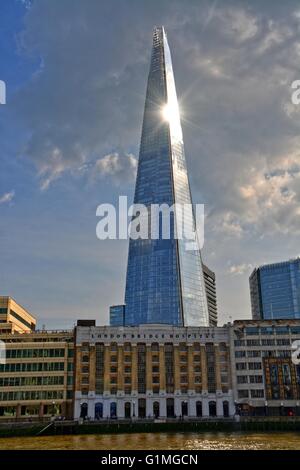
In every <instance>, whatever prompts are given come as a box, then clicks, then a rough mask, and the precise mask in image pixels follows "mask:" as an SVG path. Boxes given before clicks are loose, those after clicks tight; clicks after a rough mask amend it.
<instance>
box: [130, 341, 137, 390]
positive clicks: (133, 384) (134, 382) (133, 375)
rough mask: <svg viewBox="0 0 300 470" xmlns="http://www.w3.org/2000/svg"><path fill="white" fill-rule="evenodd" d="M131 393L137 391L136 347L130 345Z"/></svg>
mask: <svg viewBox="0 0 300 470" xmlns="http://www.w3.org/2000/svg"><path fill="white" fill-rule="evenodd" d="M131 391H132V392H135V393H136V392H137V391H138V363H137V345H136V344H132V345H131Z"/></svg>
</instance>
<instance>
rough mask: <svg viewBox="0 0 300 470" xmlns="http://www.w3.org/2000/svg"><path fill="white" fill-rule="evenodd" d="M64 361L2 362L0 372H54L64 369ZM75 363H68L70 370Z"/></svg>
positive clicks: (70, 370)
mask: <svg viewBox="0 0 300 470" xmlns="http://www.w3.org/2000/svg"><path fill="white" fill-rule="evenodd" d="M64 369H65V364H64V362H24V363H20V362H18V363H17V364H0V372H7V373H9V372H52V371H63V370H64ZM72 370H73V363H72V362H69V363H68V371H69V372H72Z"/></svg>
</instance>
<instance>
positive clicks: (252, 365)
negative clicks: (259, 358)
mask: <svg viewBox="0 0 300 470" xmlns="http://www.w3.org/2000/svg"><path fill="white" fill-rule="evenodd" d="M248 369H249V370H260V369H261V362H249V363H248Z"/></svg>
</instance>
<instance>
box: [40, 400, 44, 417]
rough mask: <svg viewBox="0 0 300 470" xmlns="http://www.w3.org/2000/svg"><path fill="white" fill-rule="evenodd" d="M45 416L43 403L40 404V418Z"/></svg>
mask: <svg viewBox="0 0 300 470" xmlns="http://www.w3.org/2000/svg"><path fill="white" fill-rule="evenodd" d="M43 416H44V405H43V403H40V406H39V418H42V417H43Z"/></svg>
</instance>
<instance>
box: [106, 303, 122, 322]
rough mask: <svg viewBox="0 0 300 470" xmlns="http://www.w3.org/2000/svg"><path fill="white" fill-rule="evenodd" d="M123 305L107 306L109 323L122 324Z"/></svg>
mask: <svg viewBox="0 0 300 470" xmlns="http://www.w3.org/2000/svg"><path fill="white" fill-rule="evenodd" d="M124 323H125V305H112V306H111V307H109V325H110V326H124Z"/></svg>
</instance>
